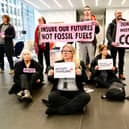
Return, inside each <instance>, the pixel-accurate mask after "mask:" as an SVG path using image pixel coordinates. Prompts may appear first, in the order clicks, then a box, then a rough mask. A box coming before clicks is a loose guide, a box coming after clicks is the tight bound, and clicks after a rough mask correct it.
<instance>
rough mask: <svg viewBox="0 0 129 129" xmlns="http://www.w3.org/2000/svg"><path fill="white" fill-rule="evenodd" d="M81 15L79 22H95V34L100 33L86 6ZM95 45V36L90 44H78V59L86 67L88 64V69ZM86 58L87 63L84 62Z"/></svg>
mask: <svg viewBox="0 0 129 129" xmlns="http://www.w3.org/2000/svg"><path fill="white" fill-rule="evenodd" d="M83 13H84V16H83V19H82V20H81V21H95V23H96V26H95V34H98V33H99V31H100V28H99V24H98V22H97V21H96V19H95V16H94V15H92V13H91V8H90V7H89V6H88V5H87V6H85V7H84V11H83ZM96 43H97V40H96V36H94V40H93V41H92V42H79V49H80V50H79V52H80V53H79V55H80V59H81V60H83V61H84V63H85V64H86V65H87V64H88V67H90V64H91V62H92V60H93V59H94V55H95V48H96ZM87 56H88V57H89V62H86V60H87Z"/></svg>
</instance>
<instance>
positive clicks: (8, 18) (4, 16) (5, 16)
mask: <svg viewBox="0 0 129 129" xmlns="http://www.w3.org/2000/svg"><path fill="white" fill-rule="evenodd" d="M2 18H6V19H7V22H8V23H9V22H10V17H9V15H6V14H5V15H3V16H2Z"/></svg>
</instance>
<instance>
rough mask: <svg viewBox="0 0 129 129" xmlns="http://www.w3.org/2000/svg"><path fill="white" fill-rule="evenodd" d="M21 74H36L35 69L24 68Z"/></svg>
mask: <svg viewBox="0 0 129 129" xmlns="http://www.w3.org/2000/svg"><path fill="white" fill-rule="evenodd" d="M23 72H24V73H36V69H35V68H24V69H23Z"/></svg>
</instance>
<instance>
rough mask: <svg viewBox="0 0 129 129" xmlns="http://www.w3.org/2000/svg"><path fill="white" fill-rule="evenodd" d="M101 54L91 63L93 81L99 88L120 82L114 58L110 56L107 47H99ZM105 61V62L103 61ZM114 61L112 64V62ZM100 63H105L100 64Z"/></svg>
mask: <svg viewBox="0 0 129 129" xmlns="http://www.w3.org/2000/svg"><path fill="white" fill-rule="evenodd" d="M99 52H100V54H99V55H97V56H96V57H95V59H94V60H93V61H92V63H91V68H90V70H91V73H92V76H91V78H92V80H93V81H94V82H95V83H96V86H97V87H109V86H110V85H111V83H112V82H114V81H115V82H120V80H119V79H118V78H117V76H116V75H115V70H116V68H115V67H114V66H113V60H112V57H111V56H110V55H109V54H108V49H107V46H106V45H103V44H101V45H99ZM103 60H104V61H103ZM111 60H112V62H111ZM99 61H101V62H102V61H103V62H102V63H101V64H99Z"/></svg>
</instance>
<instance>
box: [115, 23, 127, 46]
mask: <svg viewBox="0 0 129 129" xmlns="http://www.w3.org/2000/svg"><path fill="white" fill-rule="evenodd" d="M115 42H116V43H117V44H118V46H117V47H124V48H129V21H120V22H118V23H117V31H116V40H115Z"/></svg>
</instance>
